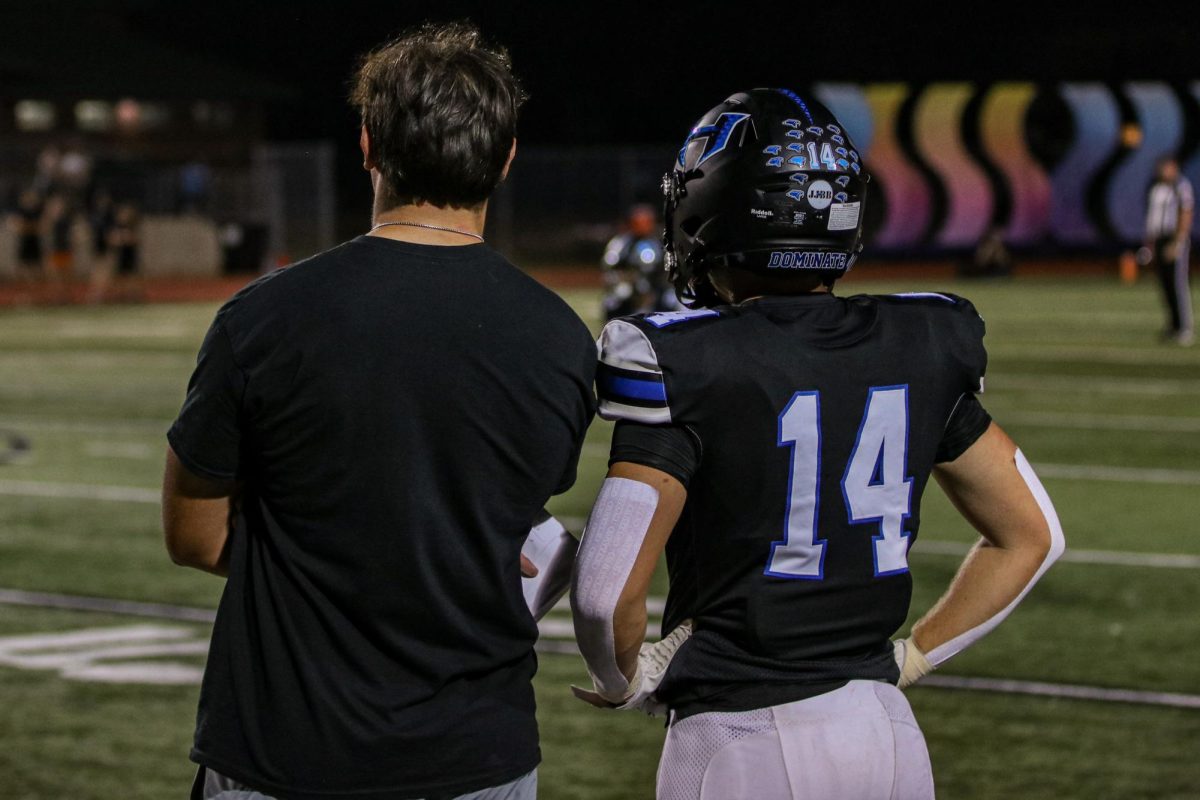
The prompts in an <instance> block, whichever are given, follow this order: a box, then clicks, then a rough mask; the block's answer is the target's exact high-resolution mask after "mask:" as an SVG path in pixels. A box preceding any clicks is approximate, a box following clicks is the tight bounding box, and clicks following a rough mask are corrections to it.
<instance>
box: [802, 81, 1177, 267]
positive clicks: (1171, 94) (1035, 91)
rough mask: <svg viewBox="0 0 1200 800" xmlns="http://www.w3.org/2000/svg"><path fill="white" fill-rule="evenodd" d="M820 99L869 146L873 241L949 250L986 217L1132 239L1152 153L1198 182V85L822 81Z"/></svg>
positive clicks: (1020, 241)
mask: <svg viewBox="0 0 1200 800" xmlns="http://www.w3.org/2000/svg"><path fill="white" fill-rule="evenodd" d="M814 92H815V94H816V95H817V97H818V98H819V99H820V100H822V101H823V102H824V103H825V104H826V105H827V106H829V108H830V109H831V110H832V111H833V112H834V113H835V114H836V115H837V116H838V117H839V118H840V119H841V120H842V122H843V124H844V125H845V127H846V128H847V130H848V131H849V132H850V135H851V137H852V138H853V139H854V142H855V144H856V145H857V146H858V149H859V151H860V152H862V153H864V154H865V157H866V158H865V160H866V165H867V168H868V170H869V171H870V172H871V175H872V180H873V183H874V186H873V188H874V194H873V198H872V199H873V201H874V205H875V208H874V209H872V211H873V213H872V214H870V215H869V219H870V220H871V223H870V226H871V228H872V231H871V241H872V243H873V247H874V248H877V249H879V250H891V251H895V252H905V251H914V250H925V251H929V250H959V249H963V248H969V247H971V246H973V245H974V244H975V243H976V242H977V241H978V240H979V239H980V237H981V236H982V235H983V234H984V233H985V232H986V231H987V230H989V229H990V228H992V227H993V226H999V227H1000V228H1001V229H1002V230H1003V234H1004V238H1005V240H1006V241H1008V242H1009V243H1011V244H1013V245H1016V246H1025V247H1031V248H1044V249H1057V250H1086V249H1098V248H1099V249H1106V248H1107V249H1111V248H1116V247H1123V246H1126V245H1129V244H1132V243H1135V242H1137V241H1139V240H1140V239H1141V234H1142V220H1143V217H1144V216H1145V206H1146V191H1147V189H1148V188H1149V185H1150V182H1151V180H1152V178H1153V174H1154V168H1155V163H1156V162H1157V161H1158V159H1159V158H1161V157H1163V156H1164V155H1169V154H1171V155H1175V156H1177V157H1179V159H1180V163H1181V164H1182V165H1183V169H1184V173H1185V174H1186V175H1187V176H1188V177H1189V178H1190V179H1191V180H1192V181H1193V183H1197V184H1198V185H1200V81H1197V82H1195V83H1193V84H1191V85H1190V86H1187V87H1179V86H1174V85H1167V84H1165V83H1154V82H1131V83H1125V84H1122V85H1119V86H1112V85H1108V84H1102V83H1061V84H1057V85H1041V84H1032V83H1015V82H1008V83H993V84H988V85H986V86H981V85H976V84H972V83H959V82H956V83H932V84H926V85H921V86H911V85H908V84H902V83H873V84H865V85H861V84H847V83H825V84H819V85H817V86H815V87H814Z"/></svg>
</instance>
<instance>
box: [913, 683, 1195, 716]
mask: <svg viewBox="0 0 1200 800" xmlns="http://www.w3.org/2000/svg"><path fill="white" fill-rule="evenodd" d="M918 685H919V686H933V687H937V688H939V689H974V690H976V691H981V692H1000V693H1003V694H1029V695H1036V696H1039V697H1065V698H1069V699H1071V700H1098V701H1100V702H1102V703H1135V704H1138V705H1152V706H1170V707H1172V708H1197V709H1200V695H1195V694H1177V693H1174V692H1141V691H1135V690H1133V689H1105V688H1102V687H1099V686H1079V685H1076V684H1069V683H1042V682H1040V681H1015V680H1000V679H996V678H965V677H959V676H957V675H929V676H927V677H925V678H922V679H921V682H920V683H919V684H918Z"/></svg>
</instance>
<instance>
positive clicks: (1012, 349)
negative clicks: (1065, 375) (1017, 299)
mask: <svg viewBox="0 0 1200 800" xmlns="http://www.w3.org/2000/svg"><path fill="white" fill-rule="evenodd" d="M988 357H989V358H991V359H994V360H996V361H1006V360H1008V359H1012V360H1013V361H1043V362H1049V363H1056V364H1084V363H1093V364H1120V365H1130V364H1132V365H1135V366H1136V365H1141V364H1154V365H1157V366H1171V367H1181V366H1194V365H1198V364H1200V357H1198V356H1197V355H1196V354H1195V353H1194V352H1191V351H1188V350H1185V349H1183V348H1176V349H1171V350H1168V349H1165V348H1163V347H1161V346H1160V347H1153V348H1150V347H1148V348H1133V347H1127V348H1126V347H1103V346H1089V345H1054V344H1039V343H1037V342H1021V343H1019V344H1017V343H1012V342H1010V343H1007V344H1003V345H999V346H997V347H989V348H988Z"/></svg>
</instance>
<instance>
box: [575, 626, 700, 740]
mask: <svg viewBox="0 0 1200 800" xmlns="http://www.w3.org/2000/svg"><path fill="white" fill-rule="evenodd" d="M691 635H692V621H691V620H690V619H689V620H685V621H684V622H682V623H680V624H679V626H678V627H676V628H675V629H674V630H672V631H671V632H670V633H668V634H667V635H666V636H664V637H663V638H662V640H661V641H658V642H654V643H653V644H651V643H649V642H647V643H646V644H643V645H642V648H641V651H640V652H639V653H638V662H637V669H636V671H635V672H634V674H633V679H632V680H631V681H630V682H629V687H628V688H627V689H626V691H625V693H624V695H623V696H622V697H610V696H605V695H604V694H602V693H601V692H599V691H596V689H595V688H592V689H583V688H581V687H579V686H572V687H571V693H572V694H574V695H575V696H576V697H578V698H579V699H580V700H582V701H583V702H585V703H587V704H589V705H593V706H595V707H596V708H608V709H615V710H617V711H629V710H631V709H637V710H638V711H642V712H644V713H646V714H649V715H650V716H652V717H654V716H657V715H659V714H664V713H666V711H667V706H666V704H665V703H663V702H661V701H660V700H659V699H658V698H657V697H656V696H655V692H656V691H658V687H659V685H661V684H662V681H663V678H664V677H665V676H666V674H667V669H668V668H669V667H670V666H671V659H673V658H674V657H675V654H676V653H677V652H678V651H679V648H680V647H682V646H683V643H684V642H686V641H687V640H688V638H689V637H690V636H691Z"/></svg>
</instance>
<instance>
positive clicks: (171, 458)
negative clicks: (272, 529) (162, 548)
mask: <svg viewBox="0 0 1200 800" xmlns="http://www.w3.org/2000/svg"><path fill="white" fill-rule="evenodd" d="M236 494H237V484H236V483H234V482H232V481H214V480H211V479H209V478H204V477H201V476H199V475H197V474H195V473H194V472H192V471H191V470H189V469H188V468H187V467H185V466H184V465H183V463H182V462H181V461H180V460H179V456H177V455H175V451H174V450H173V449H171V448H170V447H168V448H167V465H166V469H165V471H164V473H163V488H162V515H163V532H164V533H165V536H166V545H167V552H168V553H169V554H170V556H171V560H172V561H174V562H175V563H176V564H179V565H180V566H182V567H194V568H195V569H200V570H204V571H205V572H211V573H213V574H214V575H220V576H222V577H224V576H226V575H228V572H229V530H230V528H231V522H232V517H233V514H234V512H235V506H236V501H235V497H236Z"/></svg>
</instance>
